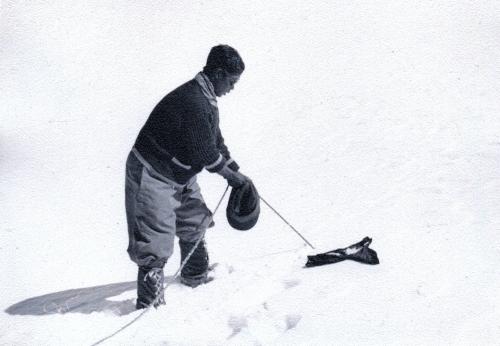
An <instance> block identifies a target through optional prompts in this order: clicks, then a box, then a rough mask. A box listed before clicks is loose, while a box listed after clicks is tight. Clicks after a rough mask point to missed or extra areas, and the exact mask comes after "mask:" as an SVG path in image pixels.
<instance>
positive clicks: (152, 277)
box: [135, 267, 165, 309]
mask: <svg viewBox="0 0 500 346" xmlns="http://www.w3.org/2000/svg"><path fill="white" fill-rule="evenodd" d="M164 281H165V276H164V275H163V269H162V268H147V267H139V271H138V274H137V302H136V305H135V307H136V309H146V308H147V307H149V306H150V305H151V304H154V305H153V306H154V307H155V308H157V307H158V306H160V305H164V304H165V297H164V294H163V283H164Z"/></svg>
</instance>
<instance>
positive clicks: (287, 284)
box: [283, 279, 300, 289]
mask: <svg viewBox="0 0 500 346" xmlns="http://www.w3.org/2000/svg"><path fill="white" fill-rule="evenodd" d="M283 284H284V285H285V288H286V289H289V288H292V287H295V286H297V285H298V284H300V280H293V279H292V280H285V281H283Z"/></svg>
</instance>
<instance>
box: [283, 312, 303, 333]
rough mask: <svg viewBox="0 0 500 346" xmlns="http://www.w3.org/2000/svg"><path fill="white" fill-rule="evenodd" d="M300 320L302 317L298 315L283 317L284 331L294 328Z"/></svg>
mask: <svg viewBox="0 0 500 346" xmlns="http://www.w3.org/2000/svg"><path fill="white" fill-rule="evenodd" d="M301 319H302V315H299V314H289V315H286V317H285V323H286V330H290V329H293V328H295V327H296V326H297V324H298V323H299V321H300V320H301Z"/></svg>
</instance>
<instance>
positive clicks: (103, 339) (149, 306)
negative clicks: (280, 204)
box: [92, 185, 229, 346]
mask: <svg viewBox="0 0 500 346" xmlns="http://www.w3.org/2000/svg"><path fill="white" fill-rule="evenodd" d="M228 190H229V185H227V186H226V190H224V193H223V194H222V196H221V198H220V200H219V202H218V203H217V206H216V207H215V209H214V212H213V215H215V213H217V210H218V209H219V207H220V205H221V203H222V201H223V200H224V197H225V196H226V194H227V191H228ZM207 217H208V215H205V216H204V217H203V219H202V220H201V222H200V224H199V225H198V226H196V230H198V228H199V227H200V226H201V225H203V222H205V219H206V218H207ZM206 232H207V229H206V228H205V229H204V230H203V233H202V234H201V235H200V237H199V238H198V240H196V243H195V244H194V245H193V247H192V249H191V251H189V253H188V254H187V256H186V258H185V259H184V261H182V263H181V265H180V267H179V268H178V269H177V271H176V272H175V274H174V275H173V277H172V278H171V279H170V281H168V282H167V283H166V284H165V286H164V287H163V288H162V290H161V291H160V294H158V295H157V296H156V298H155V300H154V301H153V302H152V303H151V304H149V305H148V307H147V308H145V309H144V310H143V311H142V312H141V313H140V314H139V315H137V316H136V317H135V318H134V319H132V320H131V321H130V322H128V323H127V324H125V325H123V326H122V327H121V328H119V329H118V330H117V331H115V332H114V333H112V334H110V335H108V336H106V337H104V338H102V339H100V340H99V341H97V342H95V343H93V344H92V346H95V345H100V344H102V343H103V342H105V341H106V340H109V339H111V338H112V337H114V336H115V335H117V334H118V333H120V332H122V331H123V330H125V329H126V328H128V327H130V326H131V325H132V324H133V323H135V322H137V321H138V320H139V319H140V318H141V317H142V316H144V315H145V314H146V313H147V312H148V311H149V310H151V307H152V306H154V305H155V304H156V303H157V302H158V299H160V296H161V293H163V292H165V290H166V289H167V288H168V287H169V286H170V285H171V284H172V283H173V282H174V281H175V280H176V279H177V277H178V276H179V274H180V273H181V271H182V269H183V268H184V266H185V265H186V263H187V262H188V261H189V259H190V258H191V256H192V255H193V253H194V251H195V250H196V248H197V247H198V245H199V244H200V242H201V241H202V240H203V238H204V237H205V233H206Z"/></svg>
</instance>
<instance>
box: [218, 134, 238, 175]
mask: <svg viewBox="0 0 500 346" xmlns="http://www.w3.org/2000/svg"><path fill="white" fill-rule="evenodd" d="M217 147H218V148H219V151H220V153H221V154H222V156H224V158H225V159H226V160H227V162H226V164H227V165H228V166H229V168H231V169H232V170H233V171H238V170H239V169H240V166H239V165H238V164H237V163H236V161H234V160H233V159H232V158H231V153H230V152H229V150H228V148H227V146H226V144H224V137H222V133H221V131H220V128H217Z"/></svg>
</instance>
